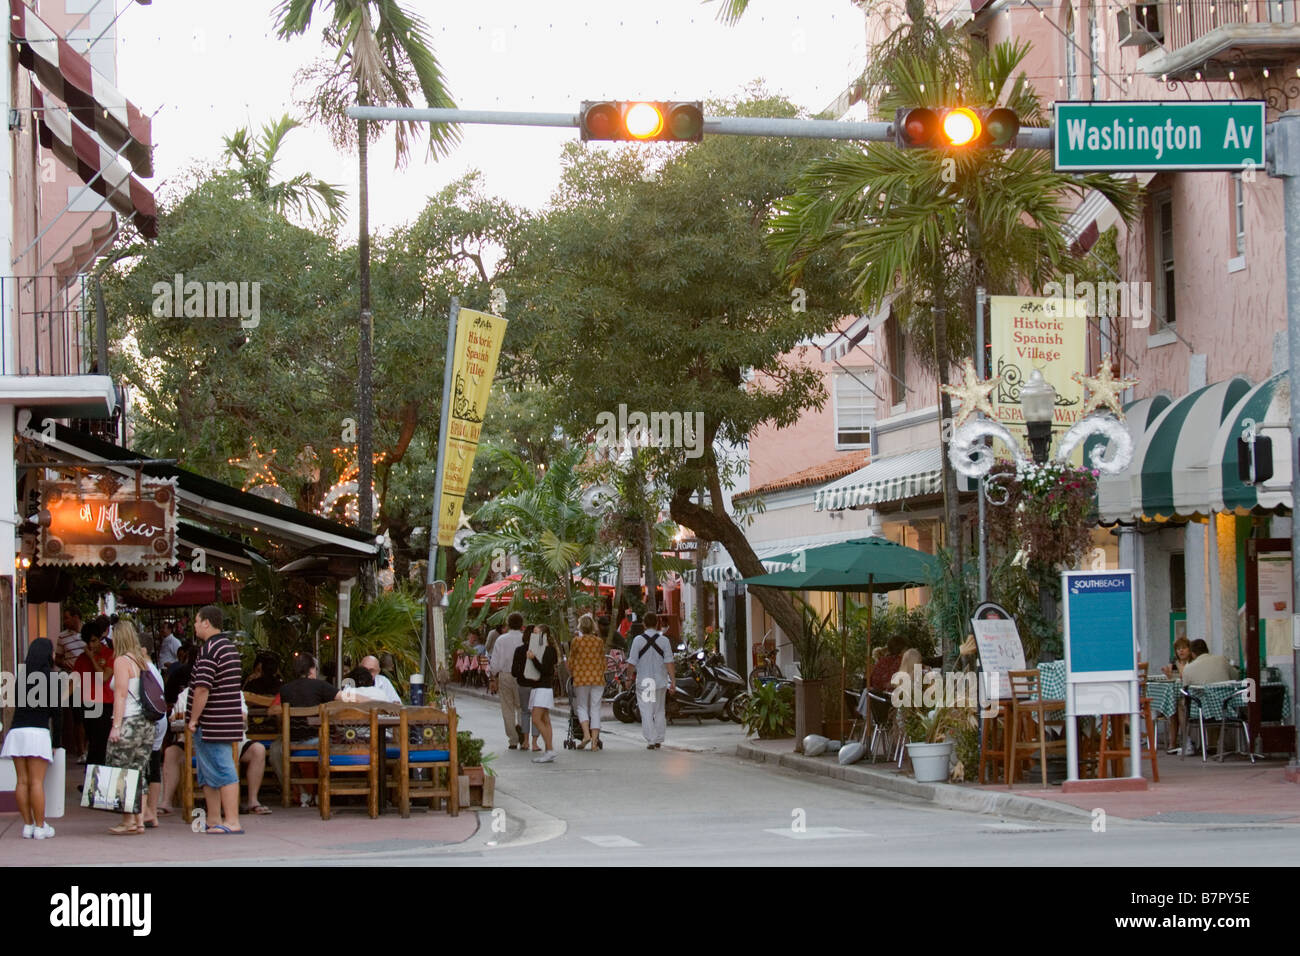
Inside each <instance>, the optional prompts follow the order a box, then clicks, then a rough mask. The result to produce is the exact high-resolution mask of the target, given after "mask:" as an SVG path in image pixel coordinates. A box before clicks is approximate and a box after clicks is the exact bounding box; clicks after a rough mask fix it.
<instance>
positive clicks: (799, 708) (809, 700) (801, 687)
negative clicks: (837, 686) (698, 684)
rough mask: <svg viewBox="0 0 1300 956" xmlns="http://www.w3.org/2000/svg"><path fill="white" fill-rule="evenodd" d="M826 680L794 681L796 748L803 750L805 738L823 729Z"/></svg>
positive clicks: (798, 750)
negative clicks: (823, 690)
mask: <svg viewBox="0 0 1300 956" xmlns="http://www.w3.org/2000/svg"><path fill="white" fill-rule="evenodd" d="M825 683H826V682H825V681H824V680H801V679H797V678H796V680H795V682H794V739H795V746H794V749H795V750H796V751H797V752H800V753H802V752H803V739H804V738H805V737H807V736H808V735H809V734H819V733H821V731H822V685H823V684H825Z"/></svg>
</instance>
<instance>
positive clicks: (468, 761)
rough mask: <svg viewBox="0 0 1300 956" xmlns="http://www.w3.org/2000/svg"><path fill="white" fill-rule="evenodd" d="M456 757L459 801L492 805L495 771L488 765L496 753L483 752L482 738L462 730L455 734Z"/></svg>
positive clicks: (473, 804)
mask: <svg viewBox="0 0 1300 956" xmlns="http://www.w3.org/2000/svg"><path fill="white" fill-rule="evenodd" d="M456 757H457V760H458V762H459V763H460V767H459V768H458V769H457V782H458V785H459V786H460V788H461V794H460V795H461V803H462V804H464V805H465V806H472V807H490V806H492V799H493V797H494V795H495V790H496V787H495V783H496V780H495V778H496V772H495V771H494V770H493V769H492V768H491V767H490V766H488V765H489V764H490V763H491V762H492V761H493V760H495V759H496V754H485V753H483V741H482V739H480V738H478V737H475V736H474V735H473V734H471V733H470V732H469V731H468V730H462V731H459V732H457V734H456Z"/></svg>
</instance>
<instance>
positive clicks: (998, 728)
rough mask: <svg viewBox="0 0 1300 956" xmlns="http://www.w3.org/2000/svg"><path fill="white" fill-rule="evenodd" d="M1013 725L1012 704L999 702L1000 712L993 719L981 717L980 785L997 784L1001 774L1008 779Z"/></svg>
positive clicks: (1004, 778) (978, 774)
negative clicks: (1008, 757) (1008, 759)
mask: <svg viewBox="0 0 1300 956" xmlns="http://www.w3.org/2000/svg"><path fill="white" fill-rule="evenodd" d="M1010 724H1011V702H1010V701H1008V700H1000V701H998V712H997V714H995V715H994V716H992V717H986V716H984V715H983V714H981V715H980V765H979V771H978V773H977V774H976V777H975V779H976V781H977V782H978V783H997V782H998V777H999V773H1000V775H1001V778H1002V779H1003V780H1004V781H1005V780H1006V779H1007V743H1008V742H1009V740H1010V737H1009V734H1008V731H1009V728H1010Z"/></svg>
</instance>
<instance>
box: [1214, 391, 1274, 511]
mask: <svg viewBox="0 0 1300 956" xmlns="http://www.w3.org/2000/svg"><path fill="white" fill-rule="evenodd" d="M1290 425H1291V377H1290V375H1289V374H1288V373H1286V372H1280V373H1278V374H1277V375H1274V376H1273V377H1272V378H1268V379H1265V380H1264V381H1262V382H1260V383H1259V384H1258V385H1256V386H1255V387H1254V388H1252V389H1251V390H1250V391H1249V392H1247V393H1246V394H1245V395H1244V396H1243V397H1242V399H1241V401H1239V402H1238V403H1237V404H1236V405H1235V406H1234V407H1233V409H1232V411H1231V412H1230V413H1229V414H1228V417H1227V418H1225V419H1224V421H1223V424H1222V425H1220V426H1219V430H1218V433H1217V434H1216V435H1215V438H1214V453H1215V454H1214V457H1215V458H1216V459H1217V460H1218V461H1219V467H1218V468H1216V469H1213V472H1212V474H1211V476H1210V504H1211V506H1212V507H1213V508H1214V510H1215V511H1225V512H1235V513H1237V514H1248V513H1250V512H1251V511H1254V510H1257V509H1266V510H1271V509H1273V508H1290V507H1291V427H1290ZM1252 427H1253V431H1254V434H1255V435H1256V436H1257V437H1260V438H1270V439H1272V442H1273V476H1272V477H1271V478H1270V479H1268V481H1266V482H1263V483H1261V484H1256V485H1248V484H1246V483H1245V482H1243V481H1241V480H1240V479H1239V478H1238V477H1237V439H1239V438H1244V437H1246V436H1247V434H1249V432H1250V431H1251V430H1252Z"/></svg>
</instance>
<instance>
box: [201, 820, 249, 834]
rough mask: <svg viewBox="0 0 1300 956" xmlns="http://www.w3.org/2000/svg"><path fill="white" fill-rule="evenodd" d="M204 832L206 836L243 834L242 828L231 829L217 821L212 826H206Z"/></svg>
mask: <svg viewBox="0 0 1300 956" xmlns="http://www.w3.org/2000/svg"><path fill="white" fill-rule="evenodd" d="M204 832H206V833H207V835H208V836H243V835H244V831H243V830H242V829H240V830H232V829H231V828H230V827H228V826H226V825H225V824H224V823H218V824H217V825H216V826H214V827H208V829H207V830H206V831H204Z"/></svg>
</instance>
